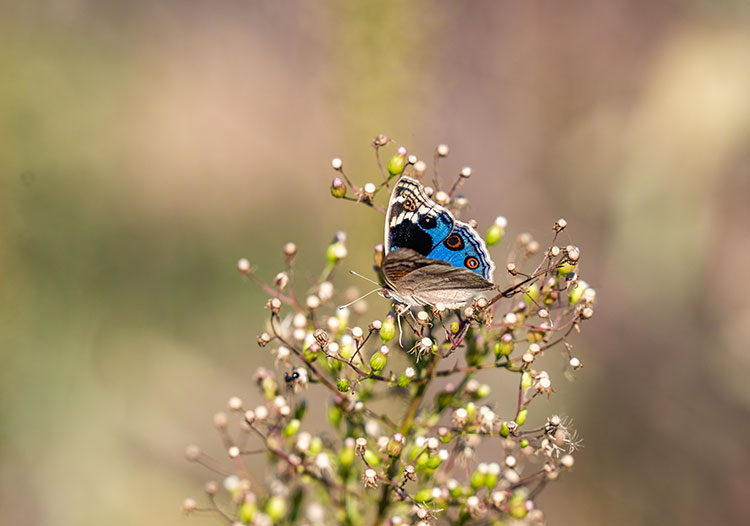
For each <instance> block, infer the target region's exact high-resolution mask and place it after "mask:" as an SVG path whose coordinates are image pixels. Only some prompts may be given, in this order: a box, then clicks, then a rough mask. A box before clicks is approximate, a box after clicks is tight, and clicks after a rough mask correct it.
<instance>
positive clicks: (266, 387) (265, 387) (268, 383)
mask: <svg viewBox="0 0 750 526" xmlns="http://www.w3.org/2000/svg"><path fill="white" fill-rule="evenodd" d="M260 387H261V390H262V391H263V396H265V397H266V398H267V399H268V400H273V399H274V398H275V397H276V393H277V391H278V387H279V386H278V384H277V383H276V380H274V379H273V378H264V379H263V381H262V382H261V385H260Z"/></svg>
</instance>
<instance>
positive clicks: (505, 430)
mask: <svg viewBox="0 0 750 526" xmlns="http://www.w3.org/2000/svg"><path fill="white" fill-rule="evenodd" d="M508 435H510V428H508V422H503V423H502V424H501V425H500V436H501V437H503V438H508Z"/></svg>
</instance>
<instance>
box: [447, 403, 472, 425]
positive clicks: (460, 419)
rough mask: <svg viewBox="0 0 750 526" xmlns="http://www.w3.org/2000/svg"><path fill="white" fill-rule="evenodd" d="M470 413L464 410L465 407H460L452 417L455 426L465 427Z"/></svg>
mask: <svg viewBox="0 0 750 526" xmlns="http://www.w3.org/2000/svg"><path fill="white" fill-rule="evenodd" d="M468 417H469V413H468V412H467V411H466V409H464V408H463V407H459V408H458V409H456V410H454V411H453V414H452V415H451V421H452V422H453V425H454V426H456V427H459V428H461V427H464V426H465V425H466V422H467V420H468Z"/></svg>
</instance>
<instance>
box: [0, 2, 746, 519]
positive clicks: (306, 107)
mask: <svg viewBox="0 0 750 526" xmlns="http://www.w3.org/2000/svg"><path fill="white" fill-rule="evenodd" d="M749 56H750V9H748V7H747V4H746V3H744V2H740V1H732V0H727V1H717V2H704V1H699V0H693V1H686V2H651V1H647V0H637V1H635V2H625V1H614V2H601V3H591V2H583V1H574V2H564V3H555V2H547V3H533V2H527V1H521V0H519V1H510V2H472V3H459V2H447V1H439V2H428V1H415V2H400V1H393V0H384V1H381V2H346V1H343V0H336V1H327V2H317V3H313V2H292V1H289V2H260V1H247V2H235V1H215V2H180V1H166V2H156V1H140V2H117V1H114V0H109V1H94V0H54V1H53V0H47V1H43V0H38V1H25V2H21V1H16V2H13V1H9V2H3V3H0V523H2V524H19V525H21V524H23V525H40V526H47V525H55V526H67V525H84V524H98V523H106V524H110V525H119V524H123V525H124V524H133V523H135V524H152V523H153V524H163V525H167V524H180V525H182V524H187V523H188V522H190V523H191V524H213V523H215V522H213V519H207V518H195V517H192V518H189V519H185V518H184V517H183V516H181V514H180V505H181V502H182V499H183V497H184V496H186V495H191V494H198V493H200V488H201V487H202V484H203V481H204V480H206V478H207V477H208V476H209V474H207V473H202V472H201V471H200V470H199V468H198V467H197V466H195V465H193V464H188V463H187V462H186V461H185V460H184V458H183V448H184V446H185V445H186V444H188V443H192V442H197V443H201V444H206V445H209V446H210V445H212V444H213V445H215V446H217V447H219V441H218V437H217V436H216V435H215V433H214V432H213V430H212V429H211V416H212V414H213V413H214V412H215V411H217V410H220V409H222V408H223V407H224V405H225V403H226V400H227V398H228V397H229V396H230V395H233V394H239V395H243V396H250V395H251V394H252V393H254V391H253V390H252V389H251V388H250V385H249V384H250V377H251V375H252V373H253V371H254V369H255V368H256V367H258V366H259V365H267V366H268V365H270V364H271V358H270V356H269V355H268V353H266V352H264V351H261V350H259V349H258V348H257V346H256V345H255V339H256V336H257V334H258V333H259V332H261V331H262V330H263V328H264V320H265V314H264V311H263V303H264V297H263V295H262V294H260V293H259V291H257V290H256V289H254V288H253V287H252V286H251V285H250V284H249V283H248V282H246V281H244V280H243V279H241V277H240V276H239V274H238V273H237V272H236V269H235V264H236V261H237V259H238V258H240V257H248V258H249V259H250V260H251V261H252V262H253V264H255V265H257V267H258V269H259V270H258V272H259V275H260V276H261V277H263V278H264V279H266V280H270V279H271V278H272V277H273V276H274V274H275V273H276V272H277V271H278V270H280V269H281V267H282V263H283V258H282V253H281V250H282V247H283V245H284V243H285V242H287V241H294V242H296V243H297V244H298V246H299V254H300V255H299V260H300V261H299V265H298V268H309V269H310V272H311V273H314V272H316V271H317V270H318V269H319V268H320V266H321V264H322V261H323V258H324V250H325V246H326V243H327V242H328V241H330V239H331V237H332V236H333V233H334V232H335V231H336V230H340V229H341V230H346V231H347V232H348V233H349V240H350V241H349V242H348V247H349V254H350V256H349V258H348V259H347V261H346V264H347V266H349V267H350V268H352V269H356V270H358V271H360V272H363V273H364V272H367V270H368V269H369V267H370V265H371V263H370V261H371V250H372V245H373V244H374V243H377V242H380V241H382V239H381V238H382V216H379V215H378V214H376V213H375V212H372V213H370V214H367V213H365V212H366V211H364V210H363V209H362V208H361V207H354V206H348V205H350V203H344V202H341V201H334V200H333V199H332V198H331V197H330V195H329V191H328V186H329V184H330V179H331V178H332V177H333V175H334V174H333V172H332V170H331V169H330V159H331V158H332V157H342V158H343V159H344V162H345V166H346V168H347V173H348V174H349V175H350V176H352V178H353V179H354V180H355V181H357V182H359V183H361V184H364V183H365V182H368V181H377V179H378V177H379V173H378V172H377V167H376V165H375V162H374V160H373V157H372V149H371V147H370V146H369V142H370V140H371V139H372V137H374V136H375V135H377V134H378V133H385V134H387V135H388V136H389V137H392V138H394V140H395V141H396V145H404V146H407V147H408V148H409V151H410V152H413V153H416V154H418V155H420V156H421V157H423V158H429V155H430V152H431V151H432V148H434V146H435V145H436V144H438V143H442V142H444V143H447V144H449V145H450V147H451V155H450V156H449V157H448V159H447V160H446V163H444V164H443V165H442V166H443V167H442V169H443V170H444V172H443V173H444V174H446V175H445V176H446V177H447V176H448V174H450V175H451V177H452V176H453V175H455V174H457V173H458V170H460V168H461V167H462V166H464V165H470V166H471V167H472V169H473V174H474V175H472V178H471V179H470V180H469V181H468V182H467V183H466V184H465V185H464V187H463V188H462V191H464V192H465V193H466V194H467V195H469V196H470V197H471V200H472V203H473V206H474V209H472V210H471V211H470V213H471V214H472V215H473V216H475V217H476V218H477V219H478V220H479V222H480V226H481V228H480V230H482V231H483V229H484V228H486V227H488V226H489V225H490V224H491V221H492V220H493V218H494V217H495V216H496V215H499V214H502V215H504V216H507V217H508V218H509V220H510V224H509V226H508V229H507V231H508V232H509V233H510V234H511V236H510V237H509V239H512V235H515V234H518V233H520V232H521V231H524V230H529V231H531V232H533V233H534V235H535V236H536V237H537V238H539V239H540V240H546V238H545V235H547V234H548V233H550V228H551V225H552V223H553V222H554V221H555V220H556V219H557V218H558V217H565V218H566V219H567V220H568V223H569V225H570V226H569V227H568V228H569V230H570V231H571V232H573V233H574V234H573V235H574V237H575V240H576V242H577V243H578V244H579V245H580V246H581V248H582V265H583V266H584V268H585V272H586V276H587V280H589V281H590V282H591V284H592V285H593V286H595V287H596V289H597V292H598V297H599V299H600V302H601V308H600V309H598V310H597V318H596V319H595V320H593V321H592V324H591V326H590V327H588V328H587V332H586V334H585V335H584V337H583V338H581V341H580V342H579V345H580V347H579V349H580V351H577V355H579V356H581V357H582V359H583V360H584V363H585V364H586V369H585V370H584V372H583V374H581V375H580V377H581V380H580V381H579V382H578V383H577V384H576V385H575V386H565V385H562V382H560V383H559V384H557V385H561V387H560V391H561V392H560V393H559V396H557V397H555V399H556V400H557V401H555V402H552V403H556V404H559V405H558V410H559V411H562V412H564V413H568V414H571V415H573V416H575V417H576V421H575V422H576V425H577V427H578V429H579V431H580V434H581V435H582V437H583V438H584V444H585V449H584V450H583V452H582V453H580V454H579V456H578V459H577V463H576V468H575V470H574V471H573V472H572V473H570V474H567V475H566V477H565V480H564V481H563V482H562V483H560V484H557V485H555V487H554V488H552V489H550V490H549V491H548V492H546V493H545V495H544V497H543V499H542V500H543V501H544V502H543V504H544V509H545V510H546V511H547V513H548V515H549V517H550V520H549V523H550V524H553V525H567V524H576V525H598V524H610V525H625V524H634V523H635V524H648V525H650V524H654V525H656V524H658V525H666V524H680V525H699V524H706V523H708V522H712V523H714V522H715V523H739V522H741V520H742V518H744V517H746V506H747V504H746V503H747V491H748V490H747V488H748V487H750V457H749V456H748V454H747V437H748V436H750V418H748V417H750V387H749V386H750V384H748V382H747V380H746V378H747V375H748V374H749V373H750V352H749V351H748V346H747V342H748V341H750V306H749V305H748V301H747V298H748V297H750V286H749V285H748V283H747V280H746V279H745V277H744V271H745V265H746V264H747V263H746V262H747V261H748V256H750V253H748V250H749V247H750V243H748V241H749V238H750V236H748V233H747V225H748V224H750V208H749V207H748V206H747V202H748V199H749V198H750V178H748V173H749V172H750V149H748V147H747V146H748V144H750V97H749V96H748V93H750V60H748V57H749ZM509 242H510V241H503V242H502V243H500V244H499V245H498V246H497V247H495V248H494V249H493V254H494V257H495V260H496V261H498V262H500V263H499V265H498V266H499V267H500V268H502V266H503V265H502V262H503V260H504V255H505V252H504V251H507V249H508V244H507V243H509ZM501 278H502V276H501V274H500V271H498V273H497V274H496V279H498V280H499V279H501ZM354 279H355V278H351V279H349V277H347V278H346V279H345V284H354V285H357V286H359V287H362V286H363V285H362V284H361V283H358V282H356V281H354ZM370 303H371V305H372V307H371V308H372V310H373V316H377V315H381V313H383V312H384V311H385V309H386V308H387V307H386V305H387V304H386V303H385V300H382V299H379V298H374V299H372V300H370ZM563 366H564V364H563V362H562V361H561V364H560V370H559V371H557V373H558V374H560V373H561V371H562V369H563ZM494 391H495V390H494V388H493V392H494ZM500 396H501V395H500Z"/></svg>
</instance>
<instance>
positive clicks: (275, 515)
mask: <svg viewBox="0 0 750 526" xmlns="http://www.w3.org/2000/svg"><path fill="white" fill-rule="evenodd" d="M266 514H268V516H269V517H270V518H271V520H272V521H273V522H281V519H283V518H284V515H286V501H285V500H284V498H283V497H281V496H279V495H274V496H273V497H271V498H270V499H268V501H267V502H266Z"/></svg>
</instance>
